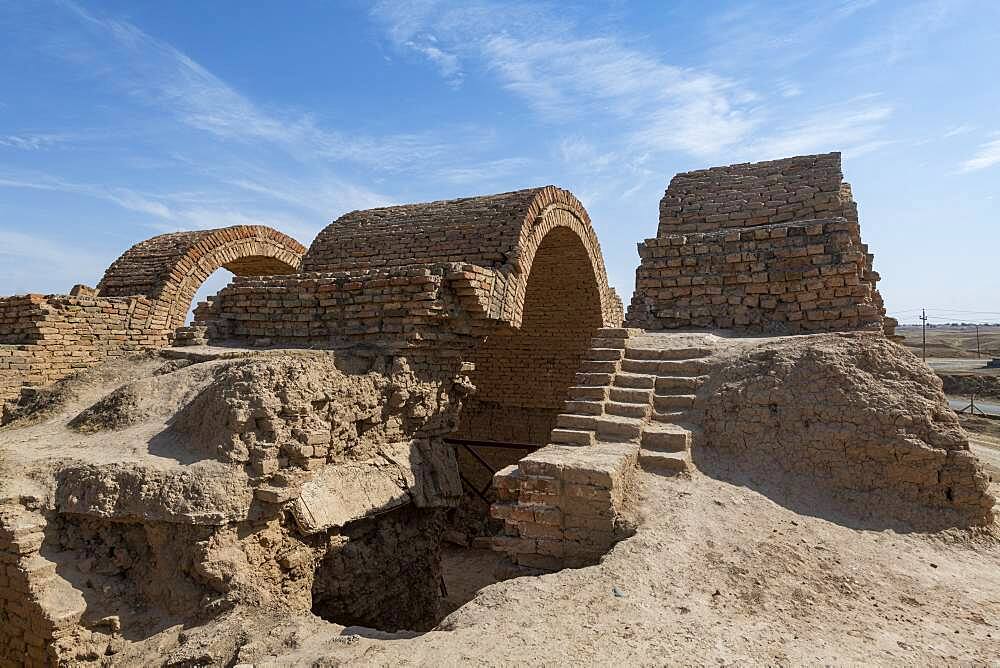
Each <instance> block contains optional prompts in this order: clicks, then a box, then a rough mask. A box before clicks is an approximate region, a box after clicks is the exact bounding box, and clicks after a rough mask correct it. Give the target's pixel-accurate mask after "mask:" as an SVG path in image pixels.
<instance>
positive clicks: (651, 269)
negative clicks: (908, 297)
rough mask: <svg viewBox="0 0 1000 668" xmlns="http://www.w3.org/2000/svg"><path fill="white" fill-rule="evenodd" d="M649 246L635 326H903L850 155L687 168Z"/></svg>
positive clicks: (642, 248) (632, 313)
mask: <svg viewBox="0 0 1000 668" xmlns="http://www.w3.org/2000/svg"><path fill="white" fill-rule="evenodd" d="M639 255H640V258H641V264H640V266H639V268H638V270H637V271H636V291H635V294H634V295H633V298H632V303H631V305H630V307H629V312H628V317H627V322H628V324H629V325H630V326H634V327H642V328H646V329H674V328H722V329H737V330H744V331H750V332H757V333H773V334H790V333H799V332H816V331H838V330H839V331H842V330H870V329H874V330H878V329H885V331H886V333H888V334H892V333H893V327H894V325H895V322H894V321H892V320H891V319H888V318H886V317H885V307H884V304H883V302H882V298H881V296H880V295H879V293H878V290H877V289H876V287H875V285H876V283H877V281H878V280H879V276H878V274H877V273H875V272H874V271H873V270H872V256H871V255H870V254H869V252H868V247H867V246H866V245H865V244H864V243H862V241H861V233H860V227H859V224H858V213H857V205H856V204H855V202H854V200H853V199H852V196H851V188H850V185H849V184H847V183H845V182H844V181H843V175H842V172H841V166H840V154H839V153H828V154H824V155H811V156H800V157H795V158H787V159H784V160H773V161H769V162H760V163H752V164H747V163H745V164H738V165H730V166H728V167H714V168H711V169H703V170H698V171H694V172H687V173H684V174H678V175H677V176H675V177H674V178H673V179H672V180H671V181H670V185H669V186H668V188H667V191H666V193H665V195H664V197H663V199H662V200H661V202H660V221H659V226H658V229H657V236H656V238H655V239H647V240H646V241H645V242H643V243H640V244H639Z"/></svg>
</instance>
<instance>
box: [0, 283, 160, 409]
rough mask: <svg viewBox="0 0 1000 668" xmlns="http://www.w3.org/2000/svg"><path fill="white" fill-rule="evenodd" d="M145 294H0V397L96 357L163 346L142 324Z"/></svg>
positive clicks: (145, 311) (147, 311)
mask: <svg viewBox="0 0 1000 668" xmlns="http://www.w3.org/2000/svg"><path fill="white" fill-rule="evenodd" d="M152 309H153V304H152V302H150V301H149V300H148V299H146V298H145V297H129V298H102V297H83V296H80V297H73V296H67V295H45V296H43V295H35V294H31V295H23V296H15V297H7V298H3V299H0V401H2V400H4V399H10V398H13V397H16V396H17V395H18V393H19V391H20V389H21V387H23V386H26V385H27V386H33V387H41V386H44V385H49V384H51V383H53V382H55V381H57V380H60V379H62V378H65V377H66V376H68V375H70V374H73V373H75V372H77V371H80V370H81V369H85V368H87V367H89V366H92V365H93V364H96V363H98V362H100V361H104V360H107V359H109V358H112V357H119V356H122V355H125V354H127V353H129V352H133V351H136V350H142V349H149V348H157V347H162V346H164V345H167V343H168V336H167V334H168V333H167V332H165V331H155V330H151V329H149V328H147V327H146V320H147V319H148V317H149V315H150V314H151V313H152Z"/></svg>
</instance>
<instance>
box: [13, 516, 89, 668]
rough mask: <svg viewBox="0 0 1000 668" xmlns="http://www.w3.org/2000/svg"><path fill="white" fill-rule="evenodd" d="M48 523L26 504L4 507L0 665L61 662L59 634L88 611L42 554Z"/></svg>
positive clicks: (65, 631) (73, 625)
mask: <svg viewBox="0 0 1000 668" xmlns="http://www.w3.org/2000/svg"><path fill="white" fill-rule="evenodd" d="M45 525H46V522H45V520H44V518H42V516H41V515H38V514H37V513H33V512H30V511H27V510H25V509H24V508H21V507H16V506H4V507H2V508H0V665H4V666H51V665H56V663H57V660H58V656H57V654H58V651H57V643H58V640H59V638H60V637H62V636H63V635H65V634H68V633H71V632H72V631H73V629H74V628H75V626H76V624H77V622H78V621H79V618H80V615H81V614H82V613H83V600H82V597H81V596H73V595H72V594H73V593H75V592H67V591H64V590H63V589H60V587H59V586H58V585H59V582H58V578H57V577H56V570H55V564H53V563H52V562H50V561H48V560H46V559H45V558H44V557H42V556H41V555H40V554H39V550H40V549H41V546H42V540H43V531H44V529H45Z"/></svg>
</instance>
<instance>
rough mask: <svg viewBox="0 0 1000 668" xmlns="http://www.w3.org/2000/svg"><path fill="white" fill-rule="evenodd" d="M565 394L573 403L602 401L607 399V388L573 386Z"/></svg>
mask: <svg viewBox="0 0 1000 668" xmlns="http://www.w3.org/2000/svg"><path fill="white" fill-rule="evenodd" d="M567 394H568V395H569V398H570V399H571V400H573V401H604V400H605V399H606V398H607V397H608V388H607V387H586V386H581V385H574V386H572V387H570V388H569V390H567Z"/></svg>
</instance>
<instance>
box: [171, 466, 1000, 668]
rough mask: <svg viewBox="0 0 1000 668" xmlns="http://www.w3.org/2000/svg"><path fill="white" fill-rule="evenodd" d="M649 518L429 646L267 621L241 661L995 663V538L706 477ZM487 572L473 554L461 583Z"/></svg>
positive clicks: (650, 484) (664, 484)
mask: <svg viewBox="0 0 1000 668" xmlns="http://www.w3.org/2000/svg"><path fill="white" fill-rule="evenodd" d="M997 491H1000V490H997ZM642 508H643V512H644V514H645V520H644V522H643V524H642V526H641V527H640V528H639V530H638V532H637V534H636V535H635V536H634V537H632V538H630V539H628V540H626V541H624V542H622V543H620V544H618V545H617V546H616V547H615V549H614V550H613V551H612V552H611V553H610V554H608V555H607V556H606V557H605V559H604V560H603V562H602V563H601V564H599V565H597V566H592V567H589V568H583V569H578V570H565V571H561V572H559V573H555V574H551V575H545V576H541V577H521V578H517V579H513V580H507V581H505V582H500V583H497V584H493V585H490V586H486V587H485V588H483V589H481V590H480V591H479V592H478V594H477V595H476V597H475V598H474V599H473V600H472V601H470V602H469V603H467V604H465V605H464V606H463V607H462V608H460V609H458V610H457V611H456V612H454V613H452V614H451V615H450V616H448V617H447V618H445V620H444V621H443V622H442V623H441V625H440V626H439V627H438V629H437V630H435V631H431V632H429V633H425V634H423V635H418V636H415V637H413V636H412V634H398V635H388V634H383V633H380V632H377V631H372V630H366V629H359V628H349V629H344V628H343V627H339V626H337V625H335V624H329V623H326V622H323V621H322V620H318V619H316V618H311V617H310V618H300V619H295V620H289V619H287V618H285V619H282V618H277V617H268V616H267V615H266V614H265V615H263V616H261V617H260V618H257V619H241V620H240V621H239V625H240V626H241V627H242V629H243V630H244V631H246V632H247V633H248V637H250V638H253V641H252V642H249V643H248V644H246V645H245V646H244V647H243V650H242V652H241V656H240V660H241V661H248V662H253V663H255V664H257V665H275V666H278V665H302V664H311V665H340V664H345V663H358V664H365V665H459V664H477V665H509V664H512V663H515V664H521V663H524V664H545V665H555V664H585V665H593V664H601V665H607V664H610V663H621V664H625V665H641V664H645V665H651V664H657V665H662V664H699V665H705V664H723V665H725V664H736V663H742V664H745V663H754V664H778V665H799V664H838V665H843V664H855V665H859V664H880V665H914V664H917V665H927V664H939V665H941V664H954V663H966V664H974V665H997V664H1000V540H998V528H997V526H996V525H994V526H993V527H992V528H991V529H989V530H987V531H983V532H978V533H976V534H969V533H963V532H946V533H943V534H933V535H929V534H900V533H896V532H893V531H878V530H859V529H855V528H850V527H847V526H843V525H841V524H837V523H836V522H833V521H830V520H828V519H825V518H823V517H812V516H808V515H801V514H798V513H796V512H793V511H791V510H789V509H787V508H784V507H782V506H780V505H777V504H775V503H774V502H772V501H771V500H770V499H768V498H766V497H765V496H762V495H761V494H759V493H757V492H755V491H753V490H750V489H746V488H743V487H739V486H734V485H731V484H728V483H725V482H721V481H718V480H714V479H711V478H708V477H705V476H703V475H700V474H698V473H695V474H694V475H693V476H692V477H691V478H661V477H657V476H652V475H646V476H644V480H643V499H642ZM458 556H460V555H458V554H457V553H456V554H453V555H452V557H458ZM489 561H490V559H489V558H488V555H487V557H484V556H483V555H482V554H481V553H475V554H474V555H473V562H472V563H471V565H470V566H471V567H470V568H469V572H466V574H465V578H466V580H465V586H473V587H474V586H476V584H475V583H474V582H473V581H472V580H473V579H474V576H475V573H476V571H479V572H480V573H482V570H483V568H485V567H486V566H487V565H488V563H489ZM458 568H461V567H460V566H459V567H458ZM470 578H472V579H470ZM453 581H454V580H453ZM464 595H467V592H466V593H465V594H464ZM231 623H235V621H233V622H231ZM188 642H189V643H194V644H196V643H197V641H196V640H195V639H194V637H193V636H192V640H189V641H188ZM189 649H190V650H193V649H194V647H190V648H189ZM190 655H191V656H195V655H197V653H196V652H195V653H194V654H190Z"/></svg>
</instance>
